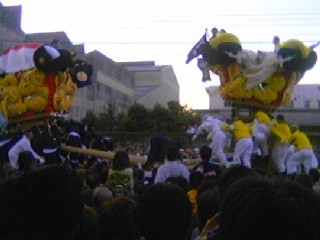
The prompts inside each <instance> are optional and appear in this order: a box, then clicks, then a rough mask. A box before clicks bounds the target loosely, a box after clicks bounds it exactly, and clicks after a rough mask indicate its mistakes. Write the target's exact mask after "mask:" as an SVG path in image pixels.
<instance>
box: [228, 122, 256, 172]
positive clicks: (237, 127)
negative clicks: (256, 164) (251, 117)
mask: <svg viewBox="0 0 320 240" xmlns="http://www.w3.org/2000/svg"><path fill="white" fill-rule="evenodd" d="M230 128H231V130H232V131H233V134H234V137H235V139H236V141H237V142H236V146H235V150H234V153H233V162H234V163H237V164H242V165H244V166H246V167H249V168H251V155H252V150H253V141H252V135H251V128H250V126H249V125H248V124H245V123H244V122H243V121H242V120H237V121H235V122H234V123H233V125H231V127H230Z"/></svg>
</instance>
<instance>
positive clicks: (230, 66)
mask: <svg viewBox="0 0 320 240" xmlns="http://www.w3.org/2000/svg"><path fill="white" fill-rule="evenodd" d="M274 44H275V49H274V51H272V52H265V51H257V52H254V51H251V50H247V49H243V47H242V44H241V41H240V39H239V38H238V37H237V36H236V35H234V34H232V33H229V32H226V31H225V30H224V29H222V30H218V29H216V28H213V29H212V37H211V38H210V39H209V40H208V39H207V31H206V32H205V34H204V35H203V36H202V37H201V39H200V40H199V41H198V42H197V43H196V44H195V45H194V46H193V48H192V49H191V50H190V52H189V54H188V57H187V61H186V63H187V64H188V63H189V62H190V61H192V60H193V59H194V58H197V66H198V67H199V69H200V70H201V71H202V74H203V77H202V81H203V82H205V81H209V80H211V78H210V73H213V74H216V75H218V76H219V79H220V86H219V87H218V88H216V89H214V90H212V89H210V88H207V89H206V90H207V92H208V94H209V95H211V96H213V95H215V94H220V95H221V97H222V98H223V99H224V100H225V101H228V102H231V103H232V106H233V110H234V112H235V113H233V115H235V116H233V117H237V116H236V115H237V112H239V111H238V110H239V109H241V108H246V109H249V110H250V111H251V112H252V116H253V113H254V112H257V111H260V110H262V111H264V112H267V113H270V112H273V111H274V110H275V109H277V108H278V107H280V106H282V105H285V104H287V103H290V101H291V94H292V92H293V89H294V86H295V85H296V84H298V83H299V81H300V80H301V78H302V77H303V76H304V74H305V72H306V71H308V70H310V69H312V68H313V66H314V65H315V64H316V61H317V54H316V52H315V51H314V48H315V47H316V46H318V45H319V42H318V43H317V44H315V45H313V46H309V47H308V46H306V45H305V44H304V43H303V42H302V41H300V40H297V39H290V40H288V41H284V42H282V43H280V40H279V37H277V36H276V37H274ZM199 56H201V57H199ZM251 120H252V119H251Z"/></svg>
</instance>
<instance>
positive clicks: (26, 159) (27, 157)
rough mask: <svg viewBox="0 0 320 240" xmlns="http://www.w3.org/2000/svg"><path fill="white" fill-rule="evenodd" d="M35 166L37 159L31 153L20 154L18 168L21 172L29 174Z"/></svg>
mask: <svg viewBox="0 0 320 240" xmlns="http://www.w3.org/2000/svg"><path fill="white" fill-rule="evenodd" d="M34 165H35V159H34V157H33V155H32V153H31V152H30V151H23V152H21V153H19V157H18V166H19V170H20V171H23V172H29V171H31V170H32V168H33V166H34Z"/></svg>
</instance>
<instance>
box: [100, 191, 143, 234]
mask: <svg viewBox="0 0 320 240" xmlns="http://www.w3.org/2000/svg"><path fill="white" fill-rule="evenodd" d="M135 207H136V203H135V201H133V200H132V199H130V198H128V197H116V198H114V199H112V200H111V202H109V203H108V204H107V205H105V206H104V207H103V209H102V211H101V213H100V214H99V228H100V239H101V240H127V239H131V240H138V239H139V237H140V234H139V231H138V227H137V226H136V224H135V222H134V211H135Z"/></svg>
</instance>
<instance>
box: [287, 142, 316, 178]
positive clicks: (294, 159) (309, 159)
mask: <svg viewBox="0 0 320 240" xmlns="http://www.w3.org/2000/svg"><path fill="white" fill-rule="evenodd" d="M299 165H303V167H304V170H305V172H306V173H309V171H310V169H314V168H317V167H318V160H317V158H316V156H315V155H314V152H313V150H312V149H311V148H308V149H301V150H299V151H297V152H295V153H294V154H293V155H292V156H291V157H290V158H289V159H288V161H287V173H288V174H293V173H296V172H297V168H298V167H299Z"/></svg>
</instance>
